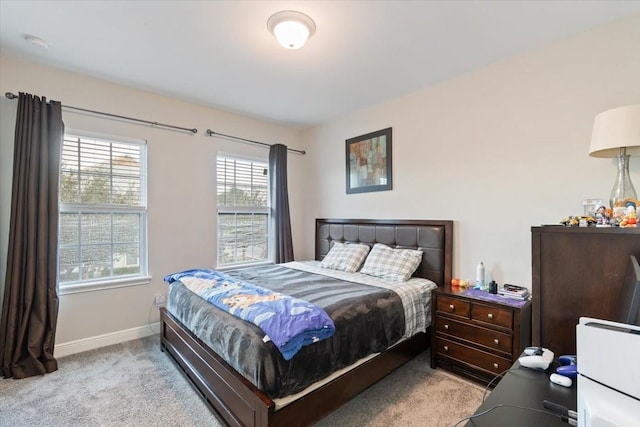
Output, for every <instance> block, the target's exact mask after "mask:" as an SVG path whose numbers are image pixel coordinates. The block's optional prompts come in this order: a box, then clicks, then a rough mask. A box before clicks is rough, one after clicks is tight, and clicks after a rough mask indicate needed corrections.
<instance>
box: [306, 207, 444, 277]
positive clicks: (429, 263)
mask: <svg viewBox="0 0 640 427" xmlns="http://www.w3.org/2000/svg"><path fill="white" fill-rule="evenodd" d="M333 242H351V243H366V244H367V245H369V246H373V245H374V244H375V243H383V244H385V245H387V246H390V247H392V248H409V249H420V250H422V252H423V255H422V263H421V264H420V266H418V269H417V270H416V272H415V273H414V276H415V277H424V278H426V279H429V280H431V281H433V282H435V283H436V284H437V285H438V286H443V285H444V284H445V283H450V282H451V274H452V259H453V221H450V220H408V219H400V220H394V219H316V260H318V261H320V260H322V259H323V258H324V256H325V255H326V254H327V253H328V252H329V249H331V246H332V245H333Z"/></svg>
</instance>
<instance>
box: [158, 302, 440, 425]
mask: <svg viewBox="0 0 640 427" xmlns="http://www.w3.org/2000/svg"><path fill="white" fill-rule="evenodd" d="M160 322H161V333H160V335H161V345H162V349H163V351H165V352H167V354H168V355H169V356H171V358H172V359H173V361H174V362H175V363H177V365H178V366H179V367H180V368H181V370H182V371H183V372H184V374H185V376H186V377H187V379H189V381H190V382H191V384H192V385H193V386H194V388H195V389H196V390H197V391H198V393H199V394H200V396H201V397H202V398H203V399H204V401H205V402H206V403H207V405H208V406H209V408H210V409H211V410H212V411H213V412H214V413H215V414H217V415H218V417H219V418H220V419H221V421H223V422H225V423H226V424H228V425H230V426H256V427H267V426H271V427H279V426H283V427H284V426H287V427H289V426H306V425H309V424H311V423H313V422H315V421H317V420H319V419H321V418H323V417H324V416H326V415H328V414H329V413H330V412H332V411H334V410H335V409H337V408H338V407H340V406H341V405H343V404H344V403H346V402H348V401H349V400H350V399H352V398H353V397H354V396H356V395H357V394H359V393H360V392H362V391H363V390H365V389H366V388H368V387H369V386H371V385H372V384H374V383H376V382H377V381H379V380H380V379H382V378H383V377H385V376H386V375H388V374H389V373H390V372H392V371H394V370H395V369H397V368H398V367H400V366H402V365H403V364H405V363H406V362H408V361H409V360H411V359H412V358H414V357H415V356H417V355H418V354H420V353H421V352H423V351H424V350H426V349H427V347H428V345H429V340H428V338H427V337H428V336H429V335H428V333H427V334H425V333H421V334H418V335H416V336H415V337H413V338H412V339H410V340H407V341H405V342H403V343H401V344H400V345H397V346H395V347H393V348H392V349H390V350H387V351H386V352H384V353H381V354H379V355H378V356H376V357H374V358H372V359H370V360H369V361H367V362H365V363H363V364H362V365H360V366H358V367H357V368H355V369H353V370H351V371H349V372H347V373H345V374H344V375H341V376H340V377H338V378H336V379H334V380H332V381H330V382H329V383H327V384H325V385H323V386H322V387H320V388H318V389H317V390H315V391H313V392H311V393H309V394H307V395H305V396H303V397H301V398H300V399H298V400H296V401H294V402H292V403H290V404H289V405H287V406H285V407H283V408H282V409H280V410H278V411H276V410H275V404H274V402H273V401H272V400H271V399H270V398H269V397H268V396H267V395H265V394H264V393H263V392H261V391H260V390H258V389H257V388H256V387H255V386H254V385H253V384H251V383H250V382H249V381H247V380H246V379H245V378H244V377H243V376H242V375H240V374H239V373H238V372H237V371H236V370H235V369H233V368H232V367H231V366H230V365H229V364H228V363H227V362H225V361H224V360H223V359H222V358H221V357H220V356H218V355H217V354H216V353H215V352H214V351H213V350H211V349H210V348H209V347H207V345H206V344H204V343H203V342H202V341H201V340H200V339H199V338H197V337H196V336H195V335H193V334H192V333H191V332H190V331H188V330H187V329H186V328H185V327H184V326H183V325H182V324H181V323H180V322H179V321H178V320H177V319H176V318H175V317H173V316H172V315H171V314H170V313H169V312H168V311H167V310H166V309H165V308H161V309H160Z"/></svg>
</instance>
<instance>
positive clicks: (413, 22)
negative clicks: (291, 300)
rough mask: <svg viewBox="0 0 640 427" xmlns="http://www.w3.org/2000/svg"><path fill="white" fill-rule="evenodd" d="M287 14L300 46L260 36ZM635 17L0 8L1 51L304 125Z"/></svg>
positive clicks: (613, 11) (184, 7)
mask: <svg viewBox="0 0 640 427" xmlns="http://www.w3.org/2000/svg"><path fill="white" fill-rule="evenodd" d="M286 9H293V10H298V11H300V12H303V13H306V14H307V15H309V16H311V17H312V18H313V19H314V21H315V23H316V26H317V31H316V34H315V35H314V36H313V37H312V38H311V39H310V40H309V42H308V43H307V45H306V46H305V47H303V48H302V49H299V50H286V49H283V48H281V47H280V46H279V45H278V44H277V42H276V40H275V38H274V37H273V36H272V35H271V34H270V33H269V32H268V31H267V26H266V22H267V19H268V18H269V16H271V15H272V14H273V13H275V12H278V11H280V10H286ZM635 13H640V1H613V0H612V1H598V0H589V1H583V0H570V1H551V0H546V1H545V0H540V1H528V0H517V1H516V0H513V1H508V0H500V1H486V0H484V1H483V0H480V1H478V0H474V1H462V0H459V1H364V0H363V1H170V0H162V1H149V0H147V1H141V0H138V1H25V0H23V1H15V0H0V41H1V44H0V49H1V50H2V52H4V53H8V54H11V55H14V56H18V57H21V58H27V59H30V60H33V61H35V62H39V63H43V64H47V65H51V66H55V67H59V68H63V69H67V70H71V71H75V72H79V73H84V74H89V75H92V76H96V77H99V78H103V79H106V80H109V81H113V82H117V83H122V84H125V85H129V86H133V87H137V88H141V89H145V90H149V91H152V92H156V93H160V94H164V95H168V96H171V97H174V98H179V99H182V100H186V101H190V102H195V103H198V104H203V105H207V106H211V107H214V108H219V109H224V110H227V111H231V112H235V113H240V114H244V115H248V116H251V117H257V118H261V119H264V120H268V121H272V122H276V123H281V124H286V125H289V126H294V127H299V128H305V127H308V126H312V125H315V124H319V123H322V122H325V121H327V120H330V119H332V118H334V117H338V116H340V115H342V114H345V113H348V112H350V111H354V110H357V109H360V108H363V107H366V106H369V105H372V104H375V103H378V102H381V101H384V100H386V99H389V98H393V97H396V96H399V95H402V94H405V93H409V92H412V91H415V90H417V89H419V88H421V87H424V86H428V85H432V84H434V83H437V82H440V81H443V80H446V79H449V78H452V77H455V76H457V75H461V74H463V73H467V72H470V71H473V70H474V69H478V68H480V67H483V66H486V65H488V64H491V63H493V62H496V61H499V60H501V59H505V58H508V57H510V56H514V55H517V54H519V53H522V52H524V51H526V50H529V49H533V48H536V47H540V46H542V45H544V44H547V43H551V42H553V41H556V40H559V39H562V38H566V37H569V36H571V35H573V34H576V33H578V32H581V31H585V30H587V29H589V28H593V27H595V26H599V25H602V24H605V23H607V22H610V21H613V20H616V19H620V18H623V17H625V16H628V15H632V14H635ZM27 34H30V35H35V36H38V37H40V38H42V39H44V40H45V41H46V42H47V43H48V44H49V46H50V47H49V49H46V50H45V49H41V48H37V47H35V46H33V45H31V44H29V43H27V42H25V41H24V38H23V37H24V35H27ZM12 90H13V91H15V92H18V91H20V90H23V89H22V88H14V89H12ZM41 95H44V96H46V95H47V94H41ZM62 101H63V103H64V100H62Z"/></svg>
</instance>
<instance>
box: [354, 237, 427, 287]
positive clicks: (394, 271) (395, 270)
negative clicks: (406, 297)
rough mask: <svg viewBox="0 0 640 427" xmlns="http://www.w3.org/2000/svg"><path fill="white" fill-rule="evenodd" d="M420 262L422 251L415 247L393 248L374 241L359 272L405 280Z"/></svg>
mask: <svg viewBox="0 0 640 427" xmlns="http://www.w3.org/2000/svg"><path fill="white" fill-rule="evenodd" d="M420 262H422V251H420V250H416V249H393V248H390V247H389V246H387V245H383V244H382V243H376V244H375V245H374V246H373V249H371V252H370V253H369V255H368V256H367V259H366V261H365V262H364V265H363V266H362V270H360V272H361V273H364V274H368V275H370V276H375V277H380V278H383V279H391V280H397V281H402V282H404V281H407V280H409V279H410V278H411V275H412V274H413V272H414V271H416V269H417V268H418V266H419V265H420Z"/></svg>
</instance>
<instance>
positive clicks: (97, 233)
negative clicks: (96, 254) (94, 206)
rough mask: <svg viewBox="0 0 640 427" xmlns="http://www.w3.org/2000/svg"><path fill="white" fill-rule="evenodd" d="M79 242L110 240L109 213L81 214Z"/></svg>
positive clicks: (107, 241)
mask: <svg viewBox="0 0 640 427" xmlns="http://www.w3.org/2000/svg"><path fill="white" fill-rule="evenodd" d="M80 229H81V233H82V236H81V239H80V242H81V244H82V245H83V246H84V245H88V244H90V243H109V242H111V215H110V214H82V215H81V217H80Z"/></svg>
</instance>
